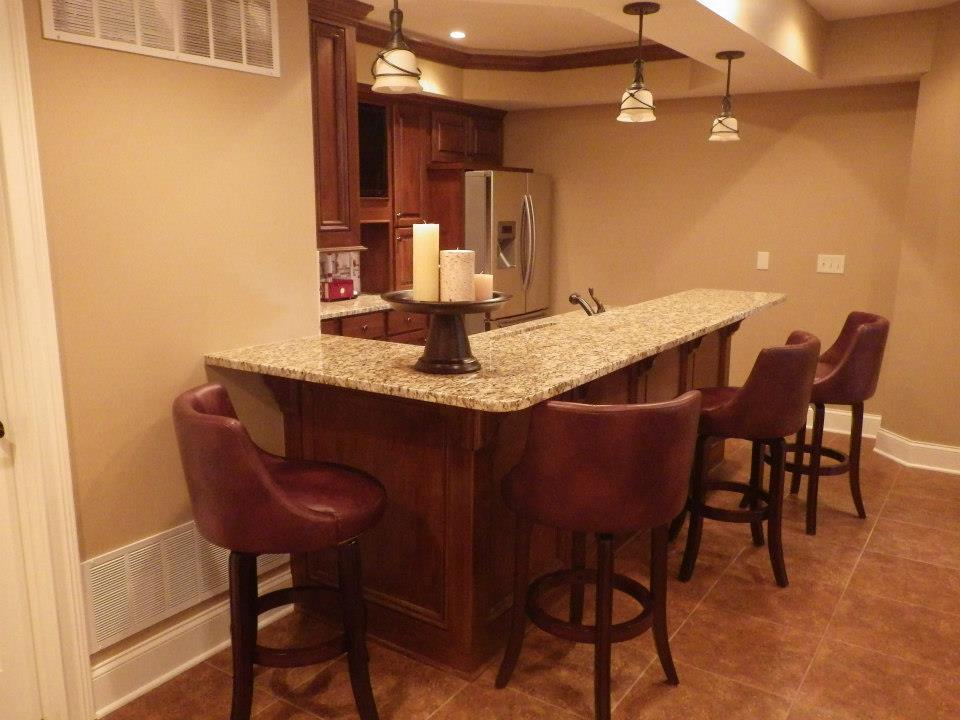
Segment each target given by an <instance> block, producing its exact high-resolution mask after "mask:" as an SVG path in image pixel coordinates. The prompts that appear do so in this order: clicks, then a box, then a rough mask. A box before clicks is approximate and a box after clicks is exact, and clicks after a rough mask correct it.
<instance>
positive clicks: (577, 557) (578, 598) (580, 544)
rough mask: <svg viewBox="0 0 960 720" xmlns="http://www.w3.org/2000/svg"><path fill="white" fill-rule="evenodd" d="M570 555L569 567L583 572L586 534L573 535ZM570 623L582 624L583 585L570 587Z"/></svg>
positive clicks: (585, 558) (576, 533)
mask: <svg viewBox="0 0 960 720" xmlns="http://www.w3.org/2000/svg"><path fill="white" fill-rule="evenodd" d="M570 555H571V563H570V566H571V567H572V568H573V569H574V570H583V569H584V568H586V567H587V535H586V533H582V532H575V533H573V547H572V549H571V551H570ZM570 622H572V623H576V624H578V625H580V624H582V623H583V583H574V584H573V585H571V586H570Z"/></svg>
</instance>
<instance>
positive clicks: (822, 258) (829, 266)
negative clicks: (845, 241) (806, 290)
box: [817, 255, 847, 275]
mask: <svg viewBox="0 0 960 720" xmlns="http://www.w3.org/2000/svg"><path fill="white" fill-rule="evenodd" d="M846 259H847V256H846V255H817V272H818V273H830V274H833V275H843V266H844V263H845V262H846Z"/></svg>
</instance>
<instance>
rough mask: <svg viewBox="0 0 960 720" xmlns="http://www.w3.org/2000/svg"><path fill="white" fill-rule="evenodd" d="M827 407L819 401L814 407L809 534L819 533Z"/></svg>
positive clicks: (808, 484) (809, 493)
mask: <svg viewBox="0 0 960 720" xmlns="http://www.w3.org/2000/svg"><path fill="white" fill-rule="evenodd" d="M824 415H825V408H824V406H823V404H822V403H817V404H816V405H814V408H813V443H812V445H813V450H812V451H811V453H810V478H809V479H808V480H807V535H816V534H817V493H818V491H819V489H820V457H821V454H820V450H821V449H822V448H823V422H824Z"/></svg>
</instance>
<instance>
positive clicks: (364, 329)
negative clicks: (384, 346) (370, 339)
mask: <svg viewBox="0 0 960 720" xmlns="http://www.w3.org/2000/svg"><path fill="white" fill-rule="evenodd" d="M368 327H370V326H369V325H364V326H362V327H361V328H360V330H361V332H366V331H367V328H368Z"/></svg>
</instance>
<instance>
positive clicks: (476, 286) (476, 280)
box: [473, 273, 493, 300]
mask: <svg viewBox="0 0 960 720" xmlns="http://www.w3.org/2000/svg"><path fill="white" fill-rule="evenodd" d="M473 296H474V300H489V299H490V298H492V297H493V275H489V274H487V273H477V274H476V275H474V276H473Z"/></svg>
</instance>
